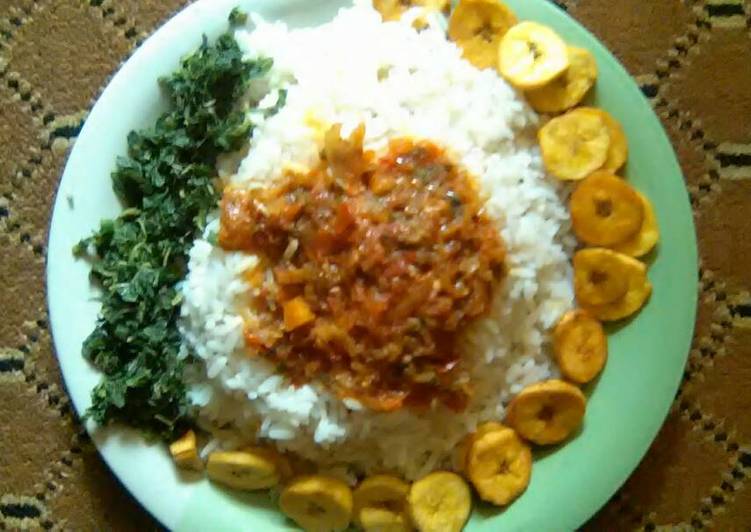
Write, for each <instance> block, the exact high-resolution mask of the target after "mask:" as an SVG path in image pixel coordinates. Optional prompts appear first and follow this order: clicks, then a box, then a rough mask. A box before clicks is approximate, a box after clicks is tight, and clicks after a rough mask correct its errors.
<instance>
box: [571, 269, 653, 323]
mask: <svg viewBox="0 0 751 532" xmlns="http://www.w3.org/2000/svg"><path fill="white" fill-rule="evenodd" d="M620 256H621V260H622V263H623V264H622V269H623V272H624V274H625V275H626V276H627V279H628V290H626V293H625V294H624V296H623V297H622V298H620V299H618V300H617V301H613V302H612V303H606V304H604V305H584V304H582V308H584V309H585V310H586V311H587V312H589V314H591V315H592V316H594V317H595V318H597V319H598V320H602V321H617V320H621V319H623V318H627V317H628V316H630V315H632V314H634V313H635V312H636V311H638V310H639V309H641V308H642V307H643V306H644V304H645V303H646V302H647V300H648V299H649V296H650V295H651V294H652V283H650V282H649V279H648V278H647V266H646V265H645V264H644V263H643V262H640V261H638V260H636V259H635V258H633V257H629V256H628V255H623V254H621V255H620Z"/></svg>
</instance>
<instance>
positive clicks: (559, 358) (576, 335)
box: [553, 309, 608, 384]
mask: <svg viewBox="0 0 751 532" xmlns="http://www.w3.org/2000/svg"><path fill="white" fill-rule="evenodd" d="M553 355H554V357H555V361H556V362H557V363H558V367H559V368H560V370H561V373H562V374H563V376H564V377H566V378H567V379H569V380H571V381H574V382H575V383H577V384H585V383H587V382H589V381H591V380H592V379H594V378H595V377H596V376H597V375H599V373H600V372H601V371H602V368H603V367H605V361H606V360H607V358H608V339H607V337H606V336H605V331H604V330H603V328H602V324H601V323H600V322H599V321H597V320H596V319H595V318H593V317H592V316H590V315H589V313H588V312H587V311H585V310H582V309H576V310H571V311H569V312H567V313H566V315H565V316H563V318H562V319H561V321H560V322H558V325H557V326H556V328H555V330H554V331H553Z"/></svg>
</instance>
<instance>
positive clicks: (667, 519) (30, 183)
mask: <svg viewBox="0 0 751 532" xmlns="http://www.w3.org/2000/svg"><path fill="white" fill-rule="evenodd" d="M185 3H186V1H185V0H117V1H116V0H103V1H102V0H0V280H1V281H2V288H1V289H0V529H8V530H15V529H23V528H31V529H36V528H40V527H41V528H47V529H49V528H52V529H64V530H143V529H153V528H157V524H156V523H155V522H154V521H153V520H152V518H151V517H149V515H148V514H146V512H145V511H143V510H142V509H141V508H140V507H139V506H138V505H137V504H136V503H135V502H134V501H133V500H132V499H131V497H130V496H129V495H128V494H127V493H126V492H125V491H124V490H123V488H122V487H121V486H120V485H119V484H118V483H117V481H116V480H115V479H114V478H113V477H112V475H111V474H110V473H109V471H108V470H107V468H106V467H105V466H104V465H103V463H102V461H101V459H100V458H99V457H98V455H97V454H96V451H95V449H94V448H93V446H92V444H91V443H90V441H89V440H88V438H87V437H86V435H85V434H84V433H82V431H81V427H80V425H79V423H78V422H77V420H76V419H75V417H74V415H73V413H72V410H71V406H70V402H69V400H68V398H67V396H66V393H65V390H64V388H63V386H62V383H61V379H60V372H59V369H58V366H57V362H56V360H55V357H54V354H53V350H52V346H51V341H50V334H49V329H48V325H47V315H46V308H45V291H44V257H45V252H46V238H47V237H46V235H47V225H48V221H49V216H50V209H51V205H52V200H53V196H54V193H55V189H56V187H57V183H58V180H59V178H60V175H61V172H62V169H63V165H64V163H65V160H66V156H67V153H68V150H69V148H70V146H71V144H72V142H73V141H74V139H75V137H76V135H77V133H78V131H79V129H80V127H81V124H82V121H83V120H84V119H85V117H86V113H87V110H88V109H89V108H90V107H91V105H92V102H93V101H94V99H95V98H96V97H97V95H98V94H99V92H100V90H101V88H102V87H103V86H104V85H105V84H106V82H107V80H108V78H109V76H111V75H112V73H113V72H114V71H115V70H116V68H117V66H118V65H119V64H120V62H121V61H123V60H125V59H126V58H127V57H128V55H129V53H130V52H131V51H132V50H133V49H134V48H135V47H137V46H138V44H139V43H140V42H141V41H142V40H143V39H144V38H145V37H146V35H147V34H148V33H149V32H151V31H152V30H153V29H154V28H155V27H157V26H158V25H159V24H160V23H161V22H162V21H163V20H165V19H166V18H167V17H168V16H169V15H170V14H171V13H172V12H174V11H175V10H177V9H179V8H180V7H181V5H183V4H185ZM558 3H559V4H560V5H561V7H562V8H563V9H567V10H568V11H569V12H570V13H571V15H572V16H574V17H575V18H577V19H579V20H580V21H581V22H582V23H583V24H584V25H586V26H587V27H589V28H590V29H591V30H592V31H593V32H594V33H595V34H597V35H598V36H599V37H600V38H601V39H602V40H603V41H604V42H605V43H606V44H607V45H608V46H609V47H610V49H611V50H612V51H613V52H614V53H615V54H616V55H617V56H618V57H619V58H620V59H621V60H622V61H623V62H624V63H625V65H626V66H627V68H628V69H629V70H630V72H631V73H632V74H633V75H634V76H635V78H636V80H637V82H638V83H639V85H640V86H641V87H642V89H643V91H644V93H645V94H646V95H647V96H648V97H649V98H650V100H651V102H652V104H653V105H654V107H655V109H656V111H657V113H658V114H659V116H660V117H661V118H662V120H663V123H664V125H665V128H666V129H667V131H668V133H669V135H670V138H671V139H672V141H673V144H674V146H675V148H676V151H677V153H678V157H679V159H680V163H681V166H682V167H683V171H684V173H685V178H686V186H687V187H688V190H689V193H690V195H691V201H692V203H693V206H694V213H695V218H696V224H697V231H698V238H699V244H700V251H701V295H700V303H699V313H698V319H697V326H696V334H695V338H694V345H693V349H692V351H691V355H690V359H689V363H688V366H687V368H686V372H685V379H684V382H683V385H682V387H681V390H680V392H679V394H678V396H677V398H676V400H675V403H674V405H673V409H672V411H671V413H670V416H669V418H668V420H667V422H666V423H665V425H664V427H663V428H662V430H661V432H660V434H659V436H658V438H657V440H656V441H655V443H654V444H653V445H652V448H651V449H650V451H649V453H648V454H647V456H646V458H645V459H644V461H643V462H642V464H641V465H640V466H639V468H638V469H637V470H636V472H635V473H634V474H633V476H632V477H631V478H630V479H629V481H628V482H627V483H626V485H625V486H624V487H623V488H622V489H621V490H620V491H619V493H618V494H617V495H616V496H615V497H614V498H613V499H612V500H611V501H610V502H609V503H608V505H607V506H606V507H605V508H604V509H603V510H602V511H601V512H600V513H599V514H598V515H597V516H596V517H595V518H594V520H593V521H592V522H591V523H590V524H589V525H588V528H589V529H591V530H620V529H624V530H626V529H640V528H643V529H646V530H654V529H655V528H657V527H660V526H663V525H667V526H672V527H679V528H681V529H693V528H702V527H707V528H710V529H714V530H721V531H725V530H751V481H749V480H748V477H749V475H751V414H750V412H751V391H750V390H749V388H750V387H751V295H750V294H749V291H748V290H749V286H751V236H749V233H748V231H749V229H751V224H750V223H749V217H750V216H751V31H749V27H751V5H749V4H747V3H745V2H743V1H741V0H618V1H613V0H568V1H565V0H564V1H561V2H558ZM666 238H669V235H666ZM613 459H614V460H617V459H618V457H617V456H614V457H613ZM577 489H586V486H580V487H578V488H577Z"/></svg>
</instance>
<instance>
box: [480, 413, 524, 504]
mask: <svg viewBox="0 0 751 532" xmlns="http://www.w3.org/2000/svg"><path fill="white" fill-rule="evenodd" d="M467 458H468V460H467V476H468V477H469V480H470V482H471V483H472V485H473V486H474V487H475V489H476V490H477V494H478V495H479V496H480V498H481V499H482V500H484V501H487V502H490V503H492V504H495V505H497V506H506V505H507V504H509V503H511V502H512V501H513V500H514V499H516V498H517V497H518V496H519V495H521V494H522V493H523V492H524V490H525V489H527V486H528V485H529V479H530V476H531V474H532V451H531V450H530V448H529V446H528V445H527V444H525V443H524V442H523V441H522V440H521V439H520V438H519V436H517V434H516V432H514V430H513V429H511V428H509V427H505V426H502V425H501V426H500V428H495V429H491V430H488V431H486V432H484V433H482V434H479V435H475V437H474V438H473V440H472V445H471V446H470V448H469V454H468V457H467Z"/></svg>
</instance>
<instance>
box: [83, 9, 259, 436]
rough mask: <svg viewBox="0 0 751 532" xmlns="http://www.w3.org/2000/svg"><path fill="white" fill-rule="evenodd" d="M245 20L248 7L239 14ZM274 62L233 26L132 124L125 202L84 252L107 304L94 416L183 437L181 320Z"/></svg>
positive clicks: (121, 182)
mask: <svg viewBox="0 0 751 532" xmlns="http://www.w3.org/2000/svg"><path fill="white" fill-rule="evenodd" d="M234 18H235V19H237V18H238V15H237V14H235V15H234ZM270 68H271V60H270V59H261V60H257V61H244V60H243V57H242V52H241V50H240V49H239V47H238V45H237V43H236V42H235V40H234V38H233V37H232V35H231V34H230V33H226V34H224V35H222V36H221V37H219V38H218V39H217V41H216V42H215V43H214V44H211V45H210V44H209V43H208V41H207V40H206V38H204V41H203V44H202V45H201V47H200V48H199V49H198V50H197V51H196V52H194V53H193V54H191V55H190V56H188V57H186V58H185V59H183V60H182V62H181V65H180V68H179V69H178V70H177V71H176V72H175V73H173V74H172V75H171V76H169V77H167V78H164V79H162V80H160V82H161V84H162V86H163V87H164V89H165V90H166V92H167V94H168V95H169V96H170V99H171V101H172V106H171V107H172V108H171V110H170V111H168V112H166V113H164V114H163V115H162V116H161V117H160V118H159V119H158V120H157V122H156V124H155V126H154V127H153V128H151V129H147V130H144V131H138V132H132V133H131V134H130V135H129V137H128V157H124V158H120V159H119V160H118V161H117V167H116V170H115V171H114V172H113V174H112V180H113V188H114V190H115V192H116V193H117V195H118V197H119V198H120V200H121V201H122V203H123V204H124V207H125V210H124V211H123V212H122V213H121V214H120V216H118V217H117V218H116V219H114V220H106V221H103V222H102V224H101V226H100V228H99V230H98V231H97V232H96V233H95V234H94V235H93V236H91V237H90V238H87V239H85V240H83V241H82V242H81V243H80V244H78V246H76V248H75V250H74V251H75V252H76V253H78V254H80V255H86V256H88V257H89V259H90V260H91V262H92V273H91V275H92V278H93V280H94V281H95V282H96V283H97V284H98V285H99V286H100V287H101V289H102V309H101V313H100V316H99V319H98V321H97V325H96V328H95V330H94V331H93V332H92V333H91V335H90V336H89V337H88V338H87V339H86V341H85V343H84V346H83V354H84V356H85V357H86V358H87V359H88V360H89V361H91V362H92V363H93V365H94V366H96V367H97V368H98V369H99V370H101V371H102V372H103V373H104V377H103V379H102V381H101V383H100V384H99V385H98V386H97V387H96V388H95V389H94V391H93V392H92V406H91V408H90V409H89V410H88V412H87V415H88V416H90V417H91V418H92V419H93V420H95V421H96V422H97V423H99V424H107V423H110V422H115V421H117V422H124V423H126V424H128V425H131V426H134V427H137V428H139V429H142V430H143V431H145V432H147V433H149V434H151V435H155V436H158V437H162V438H170V437H172V436H174V434H175V431H176V430H178V429H180V425H181V424H182V423H183V422H184V421H185V419H186V415H187V413H188V412H187V409H188V403H187V399H186V387H185V384H184V381H183V371H184V362H183V360H182V359H181V357H180V356H179V355H180V350H181V341H180V334H179V332H178V328H177V320H178V317H179V311H180V303H181V298H180V293H179V291H178V290H177V289H176V286H175V285H176V284H177V283H178V282H180V280H182V279H183V277H184V276H185V273H186V265H187V252H188V250H189V248H190V246H191V244H192V242H193V240H194V238H195V237H196V235H198V234H200V232H201V231H202V230H203V229H204V227H205V224H206V217H207V214H208V212H209V211H210V210H211V209H213V208H215V206H216V202H217V200H218V190H217V188H216V183H215V180H216V171H215V163H216V159H217V156H218V155H219V154H221V153H223V152H228V151H233V150H237V149H239V148H241V147H242V145H243V143H244V142H245V141H246V140H247V139H248V138H249V135H250V133H251V130H252V127H253V124H252V123H251V122H250V121H249V120H248V119H247V116H246V113H245V112H243V111H242V110H240V109H238V108H237V107H236V106H235V102H237V101H238V99H239V98H240V96H241V95H242V94H243V93H244V92H245V90H246V89H247V87H248V84H249V83H250V82H251V80H253V79H254V78H257V77H259V76H262V75H263V74H265V73H266V72H268V70H269V69H270Z"/></svg>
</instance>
